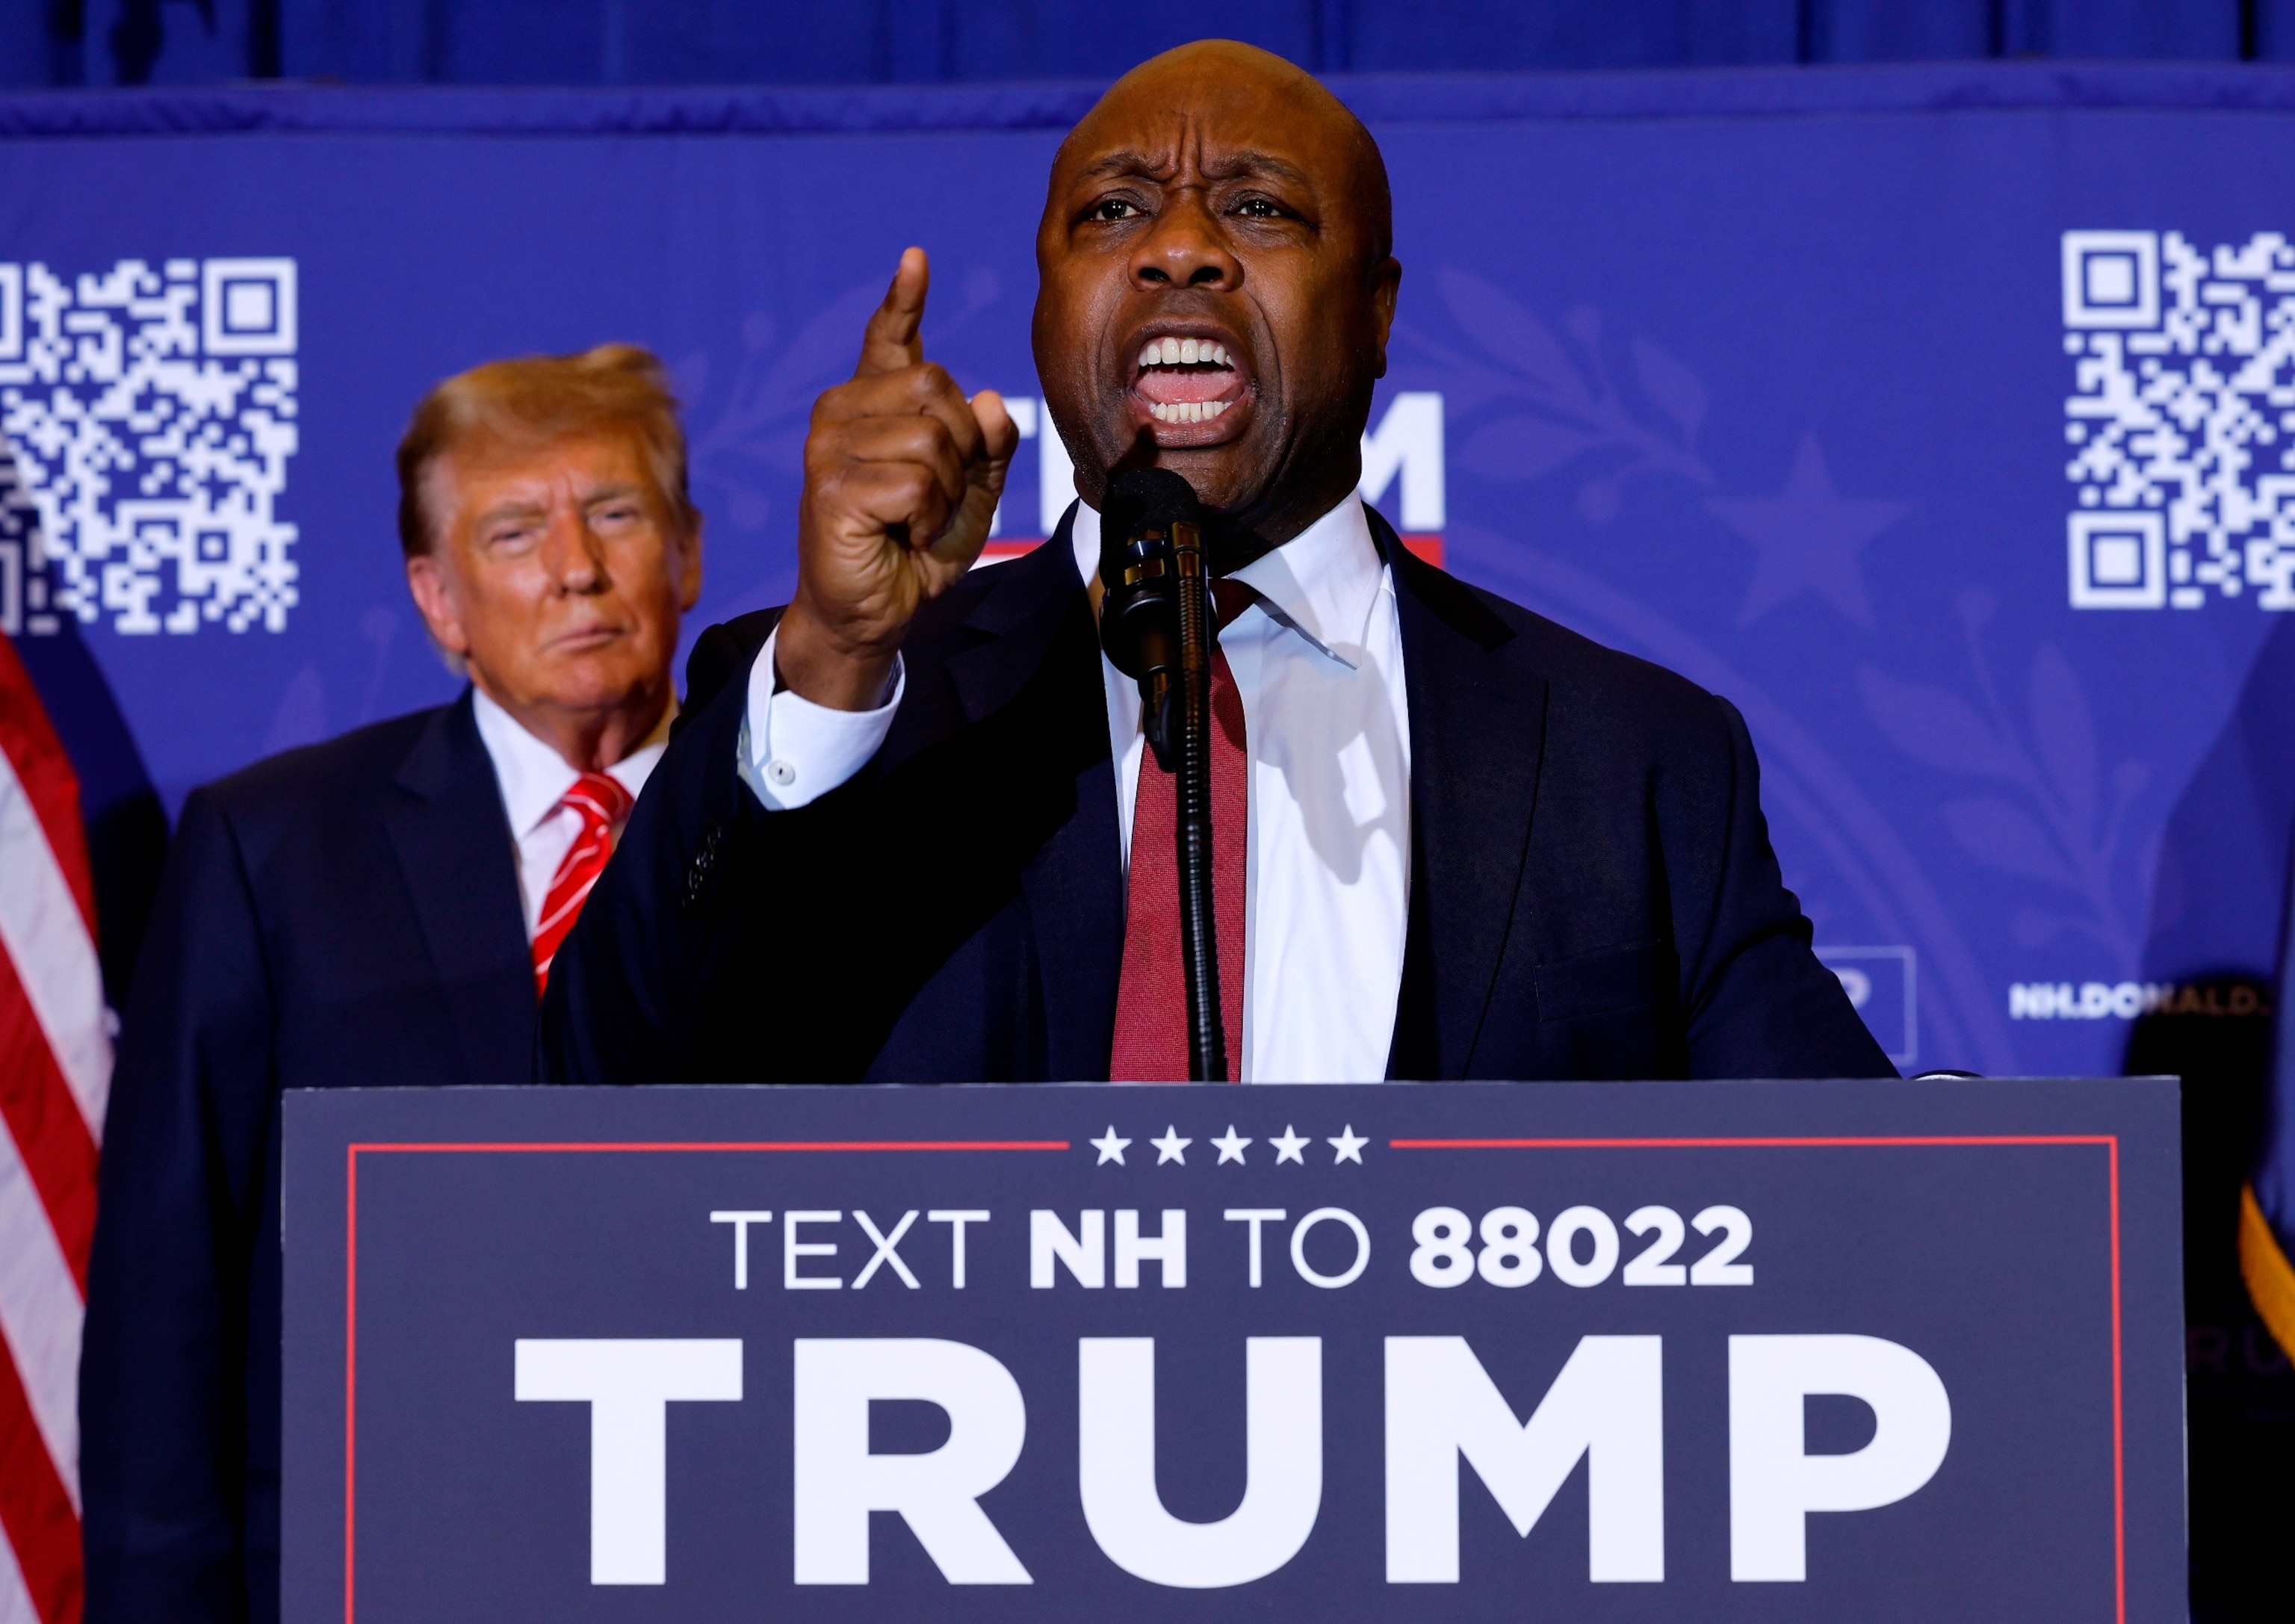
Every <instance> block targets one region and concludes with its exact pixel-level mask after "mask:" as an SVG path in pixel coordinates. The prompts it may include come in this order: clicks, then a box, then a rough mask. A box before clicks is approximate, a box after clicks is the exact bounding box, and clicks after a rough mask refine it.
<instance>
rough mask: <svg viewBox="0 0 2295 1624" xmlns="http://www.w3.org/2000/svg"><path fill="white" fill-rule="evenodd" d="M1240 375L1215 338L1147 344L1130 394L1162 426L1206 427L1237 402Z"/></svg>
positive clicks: (1150, 341) (1152, 340) (1143, 348)
mask: <svg viewBox="0 0 2295 1624" xmlns="http://www.w3.org/2000/svg"><path fill="white" fill-rule="evenodd" d="M1243 387H1244V379H1243V374H1242V373H1240V372H1239V371H1237V370H1236V365H1235V362H1234V359H1233V357H1231V356H1230V355H1229V354H1228V348H1227V346H1226V345H1224V344H1221V342H1219V340H1217V339H1172V338H1164V339H1148V340H1147V343H1146V344H1145V345H1143V346H1142V347H1140V350H1139V377H1138V378H1136V379H1133V380H1132V385H1131V388H1132V392H1133V393H1134V394H1136V395H1138V396H1139V398H1140V399H1141V400H1142V401H1143V402H1145V403H1146V404H1147V414H1148V415H1149V416H1150V417H1153V418H1154V419H1156V421H1158V422H1162V423H1208V422H1210V421H1211V420H1213V418H1215V417H1217V416H1219V415H1220V413H1221V412H1225V411H1226V410H1227V409H1228V408H1229V406H1231V405H1233V404H1236V402H1237V400H1239V399H1241V398H1242V396H1243Z"/></svg>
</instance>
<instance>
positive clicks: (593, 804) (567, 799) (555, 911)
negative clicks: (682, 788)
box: [534, 772, 631, 998]
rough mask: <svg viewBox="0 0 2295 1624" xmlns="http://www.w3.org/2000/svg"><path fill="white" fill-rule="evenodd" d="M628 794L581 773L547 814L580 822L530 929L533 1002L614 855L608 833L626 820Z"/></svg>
mask: <svg viewBox="0 0 2295 1624" xmlns="http://www.w3.org/2000/svg"><path fill="white" fill-rule="evenodd" d="M630 804H631V801H630V792H629V791H628V790H626V789H625V788H622V784H621V780H620V779H617V778H614V777H612V776H610V775H609V774H607V773H603V772H585V773H584V774H583V775H582V776H581V777H580V778H579V779H576V780H575V783H574V788H571V789H569V790H568V791H567V792H566V794H565V796H564V797H563V798H561V799H560V800H559V803H558V805H557V807H554V808H552V809H551V810H553V811H558V810H564V811H568V812H573V813H574V814H575V815H576V817H578V818H580V819H581V820H582V829H581V832H580V833H579V834H577V835H576V836H574V844H573V845H572V846H571V847H570V848H568V851H567V853H566V859H565V861H562V862H560V863H559V865H558V872H557V874H556V875H555V876H553V877H551V881H550V894H549V895H548V896H547V897H544V898H543V902H542V917H541V918H539V919H538V920H536V921H535V926H534V995H535V997H536V998H540V997H541V996H542V990H543V988H544V987H547V986H548V985H549V984H550V964H551V960H552V959H556V958H557V957H558V949H559V943H563V942H564V941H565V940H566V933H567V932H568V931H569V930H572V929H573V928H574V921H575V920H576V918H579V917H580V916H581V912H582V904H583V903H584V902H587V901H588V900H589V898H590V888H591V887H592V885H596V884H597V883H598V876H600V874H603V873H604V872H605V871H606V859H608V857H611V856H612V855H613V854H614V831H615V830H616V829H617V828H621V826H622V820H623V819H625V818H626V817H628V816H629V815H630Z"/></svg>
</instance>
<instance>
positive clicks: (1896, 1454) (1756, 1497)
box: [1729, 1336, 1952, 1582]
mask: <svg viewBox="0 0 2295 1624" xmlns="http://www.w3.org/2000/svg"><path fill="white" fill-rule="evenodd" d="M1810 1393H1845V1394H1847V1395H1848V1396H1850V1397H1851V1398H1856V1399H1862V1400H1864V1401H1865V1402H1866V1403H1867V1404H1869V1405H1871V1406H1872V1407H1873V1422H1874V1426H1873V1440H1872V1441H1871V1442H1870V1443H1868V1444H1866V1446H1865V1447H1864V1448H1863V1449H1856V1450H1852V1451H1851V1452H1850V1453H1849V1454H1847V1455H1805V1454H1803V1453H1802V1452H1801V1446H1802V1436H1801V1414H1802V1405H1801V1400H1803V1399H1805V1398H1807V1397H1808V1396H1809V1394H1810ZM1951 1442H1952V1400H1950V1399H1949V1398H1948V1397H1947V1396H1946V1394H1945V1391H1944V1383H1943V1382H1942V1381H1941V1380H1940V1379H1939V1377H1938V1375H1937V1373H1936V1371H1935V1369H1934V1368H1933V1367H1932V1366H1931V1365H1930V1364H1929V1362H1928V1360H1926V1359H1923V1358H1922V1357H1921V1356H1920V1355H1919V1354H1917V1353H1915V1352H1914V1351H1912V1350H1911V1349H1910V1348H1907V1347H1905V1346H1903V1345H1901V1344H1900V1343H1898V1342H1883V1340H1881V1338H1879V1337H1877V1336H1733V1337H1731V1338H1730V1339H1729V1577H1730V1578H1731V1579H1736V1580H1738V1581H1740V1582H1744V1581H1745V1580H1749V1579H1785V1580H1795V1579H1807V1578H1808V1577H1809V1540H1808V1528H1807V1525H1806V1523H1805V1522H1804V1517H1805V1515H1806V1514H1808V1513H1809V1512H1812V1511H1870V1510H1872V1509H1873V1508H1874V1506H1887V1505H1890V1504H1891V1503H1892V1502H1894V1501H1897V1500H1901V1499H1903V1498H1905V1497H1906V1496H1907V1495H1908V1494H1911V1493H1912V1492H1913V1491H1914V1490H1915V1489H1918V1488H1920V1486H1921V1485H1922V1484H1923V1483H1925V1482H1927V1481H1929V1479H1930V1478H1932V1477H1933V1476H1935V1475H1936V1469H1937V1468H1938V1467H1939V1466H1940V1465H1943V1464H1944V1455H1945V1450H1946V1449H1947V1448H1948V1447H1949V1446H1950V1444H1951Z"/></svg>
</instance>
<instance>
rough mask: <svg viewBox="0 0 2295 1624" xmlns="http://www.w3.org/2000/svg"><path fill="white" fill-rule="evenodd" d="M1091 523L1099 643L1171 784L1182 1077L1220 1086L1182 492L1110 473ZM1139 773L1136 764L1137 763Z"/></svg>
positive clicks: (1197, 517) (1208, 621)
mask: <svg viewBox="0 0 2295 1624" xmlns="http://www.w3.org/2000/svg"><path fill="white" fill-rule="evenodd" d="M1201 514H1202V510H1201V506H1200V504H1199V503H1198V502H1197V499H1196V493H1195V489H1194V487H1193V486H1190V485H1188V482H1187V481H1186V480H1185V479H1183V478H1181V477H1180V476H1179V475H1177V474H1175V473H1172V471H1171V470H1169V469H1160V468H1143V469H1132V470H1131V471H1130V472H1128V473H1125V474H1123V475H1120V476H1119V477H1117V478H1116V479H1115V482H1114V483H1113V484H1112V485H1111V486H1109V487H1108V493H1107V508H1106V510H1105V511H1104V513H1103V514H1102V517H1101V521H1100V540H1099V580H1100V589H1101V597H1100V615H1099V636H1100V645H1101V647H1102V648H1104V649H1107V657H1108V659H1109V660H1110V661H1111V662H1113V663H1114V665H1115V668H1116V669H1117V670H1118V671H1121V672H1123V673H1124V674H1125V675H1126V676H1129V677H1131V678H1132V679H1134V680H1135V681H1138V682H1139V706H1140V722H1141V725H1142V727H1143V729H1144V730H1145V731H1146V733H1147V744H1148V747H1150V748H1151V749H1153V750H1154V751H1155V753H1156V763H1157V764H1158V765H1159V766H1161V767H1162V768H1163V769H1164V771H1166V772H1175V773H1176V774H1177V778H1178V785H1177V789H1178V806H1177V811H1178V817H1177V819H1176V820H1175V823H1176V827H1175V829H1174V834H1175V836H1176V838H1177V840H1178V843H1179V853H1178V855H1179V869H1180V959H1181V968H1182V971H1183V974H1184V975H1185V979H1186V983H1187V989H1188V1078H1189V1081H1195V1082H1224V1081H1227V1075H1228V1073H1227V1037H1226V1032H1225V1031H1224V1029H1223V1024H1222V1022H1221V1016H1220V984H1219V973H1220V967H1219V934H1218V930H1217V926H1216V921H1215V920H1214V918H1213V902H1212V771H1211V725H1212V721H1211V715H1212V649H1213V637H1214V632H1213V619H1212V604H1211V575H1210V572H1209V571H1208V570H1207V569H1206V567H1205V559H1204V544H1203V526H1202V517H1201ZM1140 770H1141V771H1147V763H1144V762H1143V763H1141V764H1140Z"/></svg>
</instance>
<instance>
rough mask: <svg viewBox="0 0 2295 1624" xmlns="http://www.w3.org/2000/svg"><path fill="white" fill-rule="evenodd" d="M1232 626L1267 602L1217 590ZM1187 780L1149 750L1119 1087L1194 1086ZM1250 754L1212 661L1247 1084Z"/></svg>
mask: <svg viewBox="0 0 2295 1624" xmlns="http://www.w3.org/2000/svg"><path fill="white" fill-rule="evenodd" d="M1212 596H1213V603H1214V606H1215V608H1217V611H1218V616H1219V624H1221V626H1225V625H1226V624H1228V623H1229V621H1231V620H1233V619H1234V618H1235V617H1236V616H1238V615H1240V614H1242V613H1243V612H1244V610H1246V608H1250V607H1251V605H1252V602H1253V600H1254V599H1255V598H1256V597H1257V596H1258V594H1257V593H1255V592H1253V591H1252V590H1251V589H1250V588H1249V587H1247V586H1246V585H1244V584H1243V583H1241V582H1240V581H1214V582H1213V583H1212ZM1179 795H1180V779H1179V775H1178V774H1177V773H1174V772H1166V771H1164V770H1163V768H1161V767H1159V766H1157V765H1156V752H1155V751H1153V750H1151V749H1148V748H1147V747H1146V746H1144V745H1143V746H1141V747H1140V750H1139V793H1138V795H1137V796H1136V797H1135V798H1134V799H1133V801H1132V810H1131V876H1130V894H1131V905H1130V907H1129V909H1128V910H1127V911H1126V913H1125V916H1124V924H1123V973H1122V975H1121V978H1120V980H1119V982H1118V984H1117V989H1116V994H1115V1000H1116V1001H1115V1052H1114V1053H1113V1055H1112V1056H1111V1057H1110V1059H1109V1065H1108V1073H1107V1074H1108V1075H1109V1076H1110V1077H1111V1078H1113V1079H1115V1081H1118V1082H1185V1081H1187V1080H1188V979H1187V968H1186V965H1185V964H1184V962H1183V961H1182V959H1181V957H1180V952H1181V950H1180V854H1179V847H1178V844H1177V836H1178V831H1179V827H1180V803H1179ZM1250 812H1251V753H1250V751H1249V749H1248V748H1247V747H1246V743H1245V738H1244V726H1243V696H1242V695H1241V694H1240V693H1239V692H1238V691H1237V689H1236V686H1235V673H1234V672H1233V671H1231V670H1229V668H1228V663H1227V655H1226V654H1225V653H1224V652H1221V653H1219V654H1216V655H1214V656H1213V659H1212V922H1213V926H1214V927H1215V929H1216V931H1217V933H1218V938H1219V979H1220V1022H1221V1026H1222V1027H1223V1028H1224V1029H1225V1034H1226V1037H1227V1075H1228V1078H1229V1081H1237V1080H1239V1079H1240V1078H1241V1076H1242V1074H1243V1073H1242V1072H1241V1071H1240V1070H1239V1069H1238V1067H1237V1064H1236V1062H1237V1057H1238V1056H1240V1055H1241V1054H1242V1053H1243V954H1244V928H1243V926H1244V913H1243V910H1244V906H1245V894H1244V893H1245V883H1244V882H1245V869H1246V865H1247V861H1248V856H1249V853H1250V851H1251V833H1250V828H1249V824H1248V821H1247V820H1248V819H1249V817H1250Z"/></svg>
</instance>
